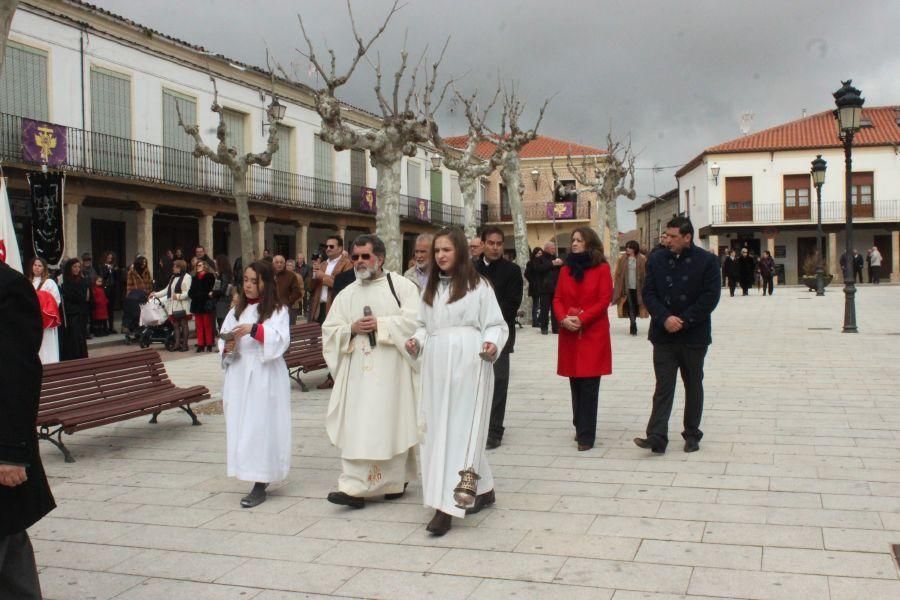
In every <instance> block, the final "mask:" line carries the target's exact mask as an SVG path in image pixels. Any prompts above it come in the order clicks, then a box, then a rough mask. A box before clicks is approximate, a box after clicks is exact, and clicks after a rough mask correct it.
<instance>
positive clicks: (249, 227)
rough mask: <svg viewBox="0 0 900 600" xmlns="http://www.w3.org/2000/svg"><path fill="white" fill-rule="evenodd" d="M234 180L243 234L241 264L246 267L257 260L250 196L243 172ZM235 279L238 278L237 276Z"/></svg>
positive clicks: (239, 224) (239, 223)
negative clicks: (251, 220) (254, 247)
mask: <svg viewBox="0 0 900 600" xmlns="http://www.w3.org/2000/svg"><path fill="white" fill-rule="evenodd" d="M232 176H233V178H234V185H233V190H234V206H235V208H236V209H237V215H238V228H239V229H240V232H241V262H242V264H243V266H244V267H246V266H248V265H249V264H250V263H252V262H253V261H254V260H256V254H255V252H254V251H253V224H252V223H251V222H250V194H249V193H247V179H246V177H245V173H244V172H243V171H241V172H238V173H235V172H234V171H232ZM235 277H238V275H237V274H236V275H235Z"/></svg>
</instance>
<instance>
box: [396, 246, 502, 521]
mask: <svg viewBox="0 0 900 600" xmlns="http://www.w3.org/2000/svg"><path fill="white" fill-rule="evenodd" d="M433 257H434V258H433V264H432V266H431V272H430V274H429V280H428V284H427V285H426V288H425V290H424V293H423V297H422V302H421V304H420V305H419V319H418V325H419V326H418V328H417V330H416V333H415V335H414V336H413V338H411V339H410V340H408V341H407V344H406V348H407V351H408V352H410V354H411V355H421V359H422V372H421V378H422V399H421V403H422V413H423V416H424V421H425V436H424V440H423V441H422V443H421V446H420V455H421V461H422V490H423V500H424V503H425V506H429V507H431V508H434V509H435V515H434V518H433V519H432V520H431V522H430V523H429V524H428V527H427V529H428V531H430V532H431V533H433V534H435V535H443V534H445V533H446V532H447V531H448V530H449V529H450V526H451V522H452V520H451V517H460V518H463V517H465V515H466V514H473V513H476V512H478V511H480V510H481V509H482V508H485V507H486V506H489V505H491V504H493V503H494V501H495V495H494V479H493V476H492V474H491V468H490V465H489V464H488V462H487V460H486V458H485V438H486V435H487V425H488V418H489V414H490V408H491V398H492V395H493V385H494V372H493V368H492V365H491V361H493V360H495V359H496V358H497V357H498V356H499V350H500V349H501V348H503V345H504V344H505V343H506V338H507V336H508V335H509V329H508V326H507V325H506V322H505V321H504V320H503V314H502V312H501V311H500V306H499V305H498V304H497V298H496V296H495V294H494V291H493V289H492V288H491V286H490V283H489V282H488V281H487V280H486V279H484V278H482V277H481V276H480V275H478V273H477V272H476V271H475V267H474V266H473V265H472V262H471V260H470V259H469V258H468V252H467V244H466V239H465V236H464V235H463V233H462V231H460V230H458V229H443V230H441V231H439V232H438V233H437V234H436V235H435V238H434V242H433ZM457 286H459V287H460V288H464V290H462V291H457V290H456V287H457ZM454 298H456V299H454ZM467 468H472V469H474V471H475V472H476V473H477V474H478V475H479V477H480V479H478V482H477V496H476V498H475V503H474V505H473V506H472V507H470V508H469V509H463V508H459V507H458V506H457V505H456V502H455V501H454V497H453V496H454V488H455V487H456V485H457V484H458V483H459V481H460V474H459V473H460V471H463V470H464V469H467Z"/></svg>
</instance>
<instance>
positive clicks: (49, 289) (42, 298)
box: [25, 256, 62, 365]
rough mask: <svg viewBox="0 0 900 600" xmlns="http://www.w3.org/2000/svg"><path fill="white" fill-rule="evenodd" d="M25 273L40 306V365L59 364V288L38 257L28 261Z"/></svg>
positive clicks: (43, 262) (60, 320)
mask: <svg viewBox="0 0 900 600" xmlns="http://www.w3.org/2000/svg"><path fill="white" fill-rule="evenodd" d="M25 272H26V273H27V274H28V278H29V279H30V280H31V284H32V285H33V286H34V291H35V292H37V295H38V301H39V302H40V305H41V320H42V324H43V327H44V338H43V340H42V341H41V351H40V353H39V356H40V359H41V364H42V365H49V364H51V363H57V362H59V326H60V324H61V323H62V319H61V317H60V314H59V305H60V303H61V302H62V296H60V295H59V287H58V286H57V285H56V282H55V281H53V279H52V278H50V272H49V270H48V269H47V261H45V260H44V259H43V258H41V257H39V256H35V257H34V258H32V259H31V260H30V261H29V263H28V268H27V269H26V270H25Z"/></svg>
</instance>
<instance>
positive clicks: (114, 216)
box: [0, 0, 463, 266]
mask: <svg viewBox="0 0 900 600" xmlns="http://www.w3.org/2000/svg"><path fill="white" fill-rule="evenodd" d="M210 76H212V77H215V80H216V85H217V88H218V100H219V103H220V104H221V105H222V106H223V108H224V110H225V112H224V116H225V121H226V124H227V126H228V143H229V144H230V145H233V146H234V147H235V148H236V149H237V151H238V153H245V152H259V151H262V150H263V149H265V146H266V140H267V138H268V134H269V132H268V126H267V123H266V122H267V115H266V109H267V106H268V105H269V103H270V102H271V99H272V98H271V93H270V92H271V82H270V80H269V76H268V74H267V73H264V72H263V71H261V70H259V69H256V68H254V67H252V66H249V65H243V64H240V63H237V62H235V61H232V60H230V59H228V58H225V57H223V56H219V55H211V54H210V53H208V52H205V51H204V50H203V49H202V48H200V47H197V46H193V45H191V44H189V43H187V42H183V41H180V40H176V39H174V38H170V37H167V36H165V35H163V34H161V33H159V32H156V31H152V30H149V29H147V28H144V27H142V26H140V25H138V24H136V23H134V22H132V21H129V20H127V19H124V18H121V17H118V16H115V15H111V14H109V13H107V12H105V11H102V10H98V9H96V8H95V7H93V6H91V5H88V4H85V3H82V2H78V1H74V0H43V1H40V2H38V1H35V0H24V1H22V2H20V3H19V7H18V9H17V11H16V13H15V17H14V19H13V23H12V28H11V31H10V34H9V43H8V45H7V52H6V58H5V63H4V71H3V75H2V78H0V159H2V160H3V165H4V170H5V174H6V176H7V177H8V180H9V187H10V190H11V191H10V193H11V196H12V198H11V202H12V204H13V212H14V216H15V218H16V225H17V229H18V231H19V233H20V240H19V241H20V245H21V246H22V247H23V248H22V249H23V256H30V255H31V254H33V253H32V252H31V248H30V245H31V244H30V232H29V231H28V230H29V221H28V202H29V200H28V187H27V182H26V181H25V173H26V172H27V171H28V170H35V169H39V166H38V165H35V164H33V163H32V164H29V163H28V162H27V161H26V160H24V158H23V154H22V149H21V131H22V129H21V128H22V119H23V118H24V119H34V120H38V121H42V122H47V123H51V124H55V125H60V126H64V127H65V128H66V131H67V138H68V142H67V145H68V149H67V150H68V156H67V161H66V164H65V165H62V166H60V167H59V168H60V169H61V170H64V171H66V172H67V181H66V191H65V219H66V225H65V232H66V236H65V237H66V254H67V255H68V256H78V255H80V254H81V253H82V252H93V253H94V254H100V253H102V252H105V251H107V250H113V251H115V252H116V253H117V254H119V256H120V259H119V260H120V264H121V265H122V266H124V265H126V264H128V263H130V261H131V260H132V259H133V258H134V256H135V255H136V254H138V253H140V254H144V255H146V256H148V257H154V259H155V258H156V257H158V256H159V255H160V253H161V252H163V251H165V250H167V249H173V248H175V247H181V248H183V249H184V250H185V253H186V254H188V255H191V254H192V253H193V248H192V246H193V245H196V244H200V245H202V246H204V247H205V248H206V250H207V253H208V254H210V255H214V254H220V253H221V254H226V255H228V256H230V257H231V258H234V257H235V256H237V255H239V253H240V248H239V241H240V235H239V232H238V228H237V222H236V216H235V209H234V203H233V201H232V200H231V199H230V198H229V193H228V192H229V189H230V184H229V178H230V175H229V174H228V173H227V172H226V171H225V170H224V169H223V168H221V167H219V166H217V165H214V164H212V163H211V162H210V161H208V160H206V159H197V158H194V157H193V156H192V155H191V152H192V150H193V146H194V144H193V141H192V139H191V138H190V137H189V136H188V135H187V134H185V133H184V132H183V131H182V129H181V128H180V127H179V125H178V110H176V107H177V109H180V112H181V114H182V116H183V118H184V120H185V121H186V122H187V123H189V124H194V123H196V124H198V126H199V131H200V133H201V135H202V136H203V137H204V141H205V142H206V143H207V145H209V146H211V147H213V148H215V145H216V143H217V140H216V137H215V130H216V126H217V125H218V115H216V114H215V113H213V112H211V111H210V110H209V107H210V106H211V104H212V101H213V84H212V82H211V81H210ZM275 94H276V96H277V97H278V100H279V102H281V103H282V104H284V105H286V106H287V111H286V116H285V118H284V119H283V121H282V122H281V123H280V124H279V125H278V127H279V131H278V139H279V151H278V152H277V153H276V154H275V156H274V158H273V161H272V165H271V166H270V167H268V168H260V167H253V168H251V172H250V173H249V175H248V180H249V186H250V190H251V198H252V200H251V215H252V217H253V221H254V234H255V238H256V246H257V248H256V250H257V253H258V254H261V253H262V250H263V249H264V248H266V249H270V250H271V251H272V252H273V253H275V252H278V253H283V254H287V255H293V254H294V253H296V252H311V251H315V250H316V249H317V248H318V245H319V243H320V242H322V241H324V237H325V236H326V235H328V234H330V233H333V232H335V231H337V232H339V233H341V234H343V235H345V237H349V238H350V239H352V238H353V237H354V236H355V235H356V234H359V233H363V232H371V231H374V229H375V222H374V215H373V214H370V213H367V212H365V211H364V210H362V209H360V198H361V196H362V194H363V193H364V192H363V188H371V189H374V188H375V186H376V183H377V181H376V172H375V169H374V168H373V167H372V166H371V165H370V163H369V157H368V155H367V153H366V152H364V151H360V150H348V151H343V152H335V151H334V149H333V148H332V147H331V145H330V144H327V143H325V142H323V141H322V140H321V139H320V138H319V137H318V133H319V131H320V128H321V119H320V118H319V116H318V114H317V113H316V111H315V109H314V104H313V99H312V96H311V94H310V90H309V89H308V88H306V87H304V86H303V85H298V84H291V83H288V82H284V81H278V82H276V84H275ZM345 116H346V119H347V121H348V122H350V123H352V124H353V125H354V126H357V127H360V128H363V129H364V128H369V127H377V126H378V123H379V121H378V119H377V118H376V117H375V116H373V115H371V114H369V113H366V112H365V111H362V110H359V109H356V108H353V107H350V106H346V107H345ZM402 173H403V178H402V185H401V193H402V194H403V195H404V197H403V198H402V203H401V204H402V205H401V214H402V215H403V217H404V219H403V223H402V230H403V232H404V234H405V236H407V238H408V240H407V245H408V246H411V244H412V242H411V240H412V239H413V238H414V236H415V235H416V234H417V233H419V232H423V231H430V230H434V229H435V228H436V227H439V226H443V225H447V224H451V223H457V224H461V222H462V214H463V212H462V199H461V197H460V194H459V193H458V185H455V186H454V178H455V173H453V172H451V171H448V170H447V169H444V168H441V169H440V170H434V169H433V168H432V163H431V161H430V160H429V152H428V149H427V148H424V147H421V148H419V151H418V155H417V156H416V157H414V158H409V159H407V158H404V159H403V165H402ZM419 199H424V200H427V201H428V205H429V210H428V211H427V217H423V214H422V213H421V212H420V211H418V208H419V203H418V200H419ZM123 257H127V258H123ZM151 262H154V261H153V260H151Z"/></svg>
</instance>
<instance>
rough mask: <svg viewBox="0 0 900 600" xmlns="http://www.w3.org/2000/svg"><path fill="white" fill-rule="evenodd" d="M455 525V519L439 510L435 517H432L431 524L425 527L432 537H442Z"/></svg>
mask: <svg viewBox="0 0 900 600" xmlns="http://www.w3.org/2000/svg"><path fill="white" fill-rule="evenodd" d="M452 525H453V517H451V516H450V515H448V514H447V513H445V512H441V511H439V510H437V511H435V512H434V517H432V519H431V522H430V523H428V526H427V527H425V529H426V530H427V531H429V532H430V533H431V534H432V535H435V536H442V535H444V534H445V533H447V532H448V531H450V527H451V526H452Z"/></svg>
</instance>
